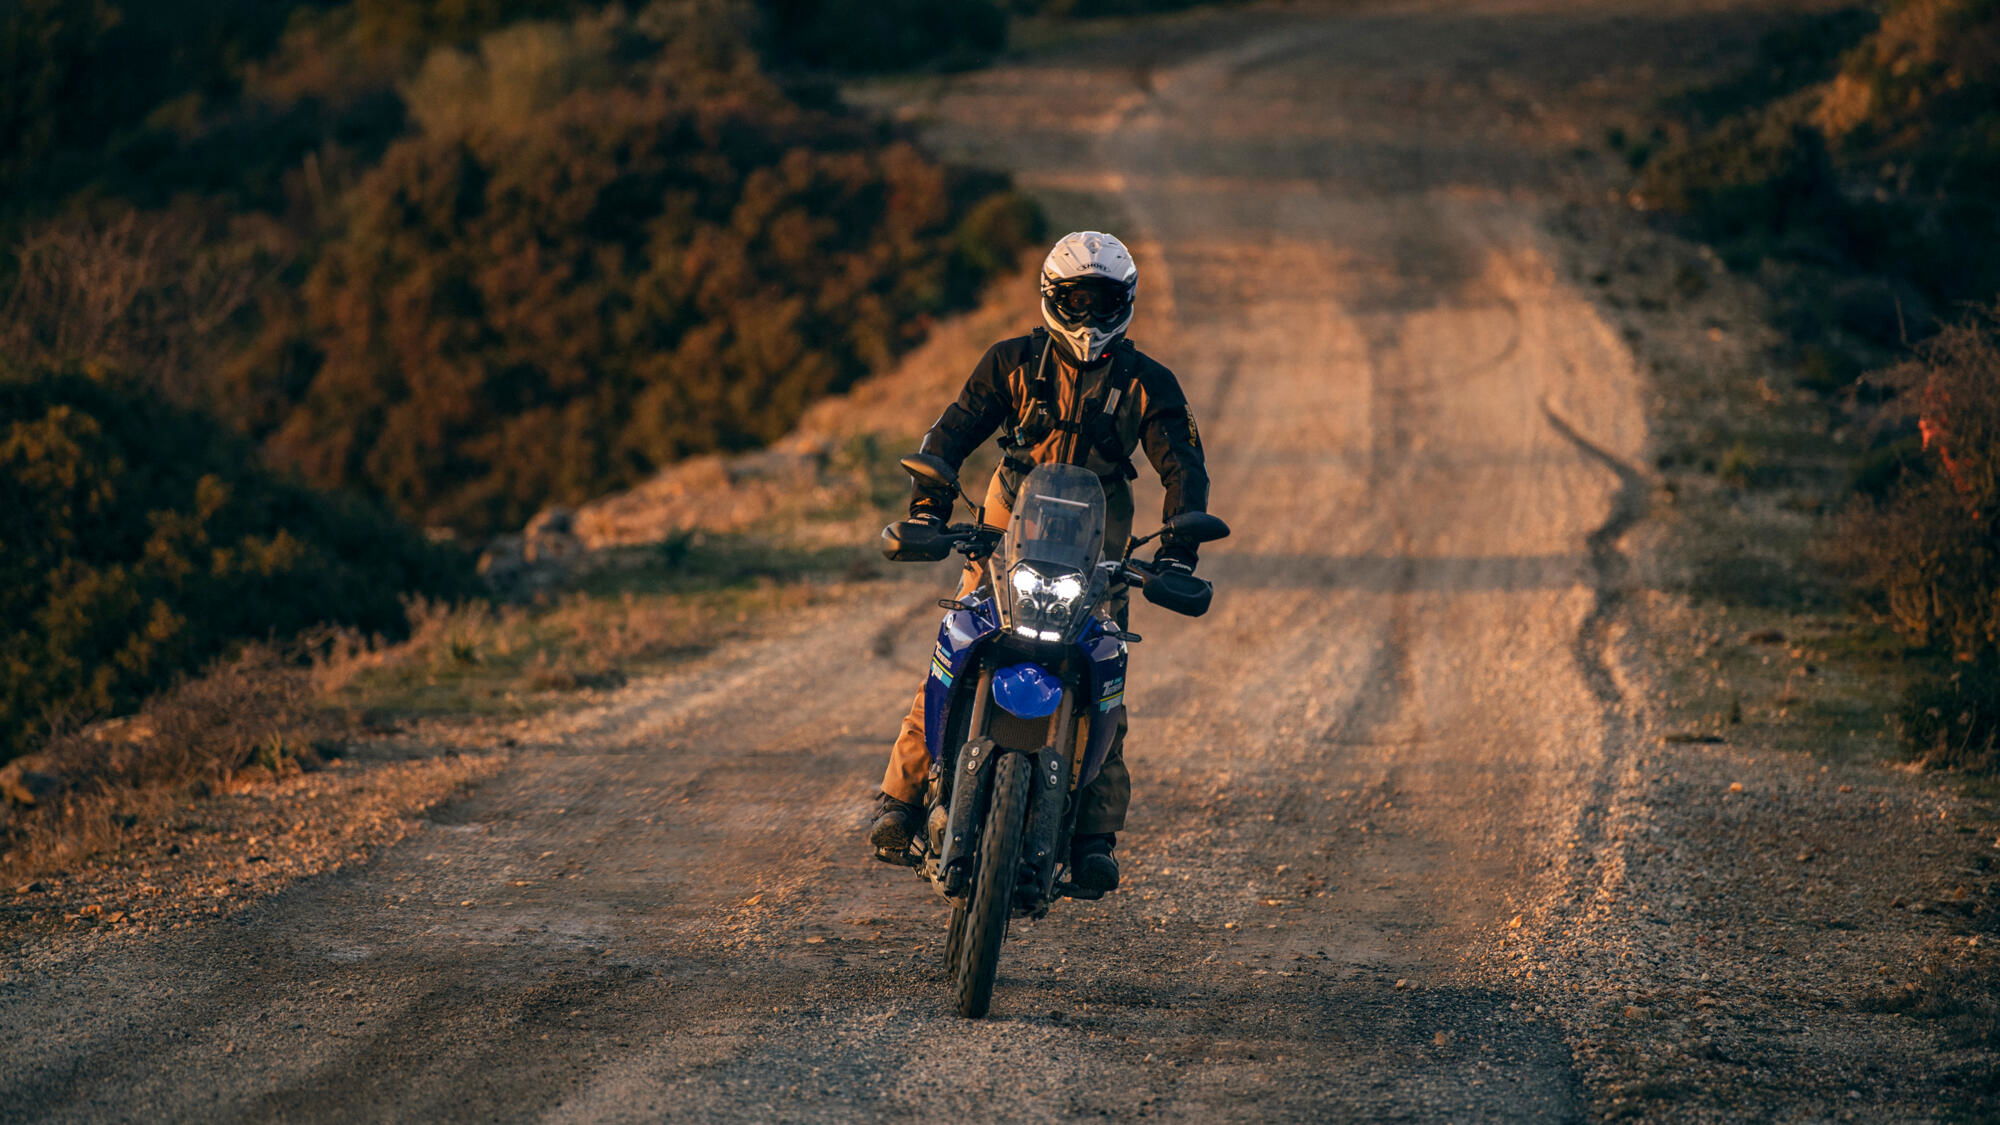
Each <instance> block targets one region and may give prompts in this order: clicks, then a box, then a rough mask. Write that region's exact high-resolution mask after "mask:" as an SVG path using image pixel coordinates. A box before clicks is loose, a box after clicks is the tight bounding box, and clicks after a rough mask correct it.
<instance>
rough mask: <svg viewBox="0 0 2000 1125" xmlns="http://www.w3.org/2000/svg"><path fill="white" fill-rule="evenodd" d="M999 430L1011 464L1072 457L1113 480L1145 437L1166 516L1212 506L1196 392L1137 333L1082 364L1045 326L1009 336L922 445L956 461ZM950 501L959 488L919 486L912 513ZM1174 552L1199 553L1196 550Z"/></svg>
mask: <svg viewBox="0 0 2000 1125" xmlns="http://www.w3.org/2000/svg"><path fill="white" fill-rule="evenodd" d="M995 431H999V433H1000V447H1001V449H1002V450H1003V451H1004V453H1005V456H1006V459H1005V461H1004V462H1003V465H1002V472H1009V471H1011V472H1014V473H1017V474H1024V473H1026V472H1027V471H1028V469H1029V468H1031V467H1032V466H1034V465H1037V464H1042V463H1045V462H1050V461H1063V462H1066V463H1069V464H1073V465H1082V466H1083V467H1085V468H1087V469H1090V470H1092V471H1093V472H1095V473H1097V474H1098V475H1099V476H1100V477H1102V478H1104V480H1105V483H1106V485H1107V487H1114V486H1115V487H1123V486H1124V485H1125V483H1126V482H1127V481H1130V480H1132V479H1133V478H1134V477H1136V476H1137V475H1138V473H1137V472H1136V471H1135V470H1134V469H1133V468H1132V453H1133V451H1134V450H1135V449H1136V448H1138V447H1139V446H1140V445H1142V444H1143V445H1144V446H1145V448H1146V458H1147V459H1148V460H1149V461H1151V462H1152V464H1153V469H1154V471H1156V472H1157V473H1159V474H1160V483H1161V484H1163V485H1165V486H1166V503H1165V504H1164V505H1163V507H1164V511H1163V513H1162V515H1163V517H1164V518H1169V519H1170V518H1172V517H1174V516H1177V515H1179V514H1180V513H1182V512H1199V511H1207V510H1208V468H1207V466H1206V465H1205V464H1203V461H1202V451H1201V432H1200V430H1199V429H1197V428H1196V426H1195V421H1194V414H1193V412H1192V411H1191V410H1189V408H1188V402H1187V396H1186V395H1184V394H1182V393H1181V387H1180V382H1179V380H1177V379H1175V378H1174V373H1173V372H1172V371H1169V370H1168V369H1167V368H1166V367H1165V365H1163V364H1161V363H1159V362H1158V361H1156V360H1154V359H1152V358H1151V357H1150V356H1147V355H1145V354H1144V353H1142V352H1141V351H1139V349H1138V348H1136V347H1134V346H1133V345H1132V343H1131V341H1129V340H1120V341H1118V342H1117V343H1116V344H1114V345H1112V347H1111V350H1110V351H1109V352H1107V353H1106V355H1105V359H1103V360H1100V361H1099V362H1098V363H1096V364H1093V365H1090V366H1088V367H1084V368H1082V369H1078V368H1077V367H1074V366H1072V365H1071V364H1070V363H1069V362H1068V361H1067V360H1065V359H1064V358H1063V351H1062V349H1061V348H1059V347H1051V346H1049V345H1048V332H1047V330H1045V329H1041V328H1037V329H1035V331H1034V332H1032V333H1030V334H1029V335H1026V336H1017V337H1015V338H1013V339H1011V340H1002V341H1000V342H999V343H997V344H995V345H993V346H992V347H991V348H988V349H987V350H986V355H985V356H984V357H982V358H981V359H980V361H979V364H978V366H976V367H974V368H973V369H972V375H971V377H970V378H968V379H966V381H965V389H964V390H962V391H960V392H959V395H958V401H956V402H954V403H952V404H951V405H950V406H948V407H946V408H945V411H944V413H943V414H941V415H939V416H938V420H937V421H936V422H935V423H933V424H932V425H931V428H930V432H929V433H927V434H925V435H924V442H923V447H922V449H923V452H925V453H929V454H932V455H934V456H937V457H941V458H943V459H944V460H945V461H946V462H947V463H949V464H950V465H951V466H952V468H954V469H956V468H958V467H959V466H961V465H963V464H964V463H965V459H966V458H967V457H968V456H970V455H971V454H972V451H973V450H975V449H977V448H979V446H980V445H981V444H982V443H983V442H985V440H986V439H987V438H989V437H991V436H993V434H994V432H995ZM951 507H952V497H951V494H950V493H943V492H936V491H933V490H929V489H925V488H922V487H918V488H916V489H915V490H914V492H913V494H912V496H911V498H910V513H911V514H912V515H934V516H937V517H938V518H940V519H944V518H948V517H949V516H950V514H951ZM1171 553H1173V554H1179V555H1183V556H1184V557H1186V558H1187V560H1188V561H1189V562H1192V561H1193V554H1194V552H1193V551H1192V550H1185V551H1179V550H1177V551H1173V552H1171Z"/></svg>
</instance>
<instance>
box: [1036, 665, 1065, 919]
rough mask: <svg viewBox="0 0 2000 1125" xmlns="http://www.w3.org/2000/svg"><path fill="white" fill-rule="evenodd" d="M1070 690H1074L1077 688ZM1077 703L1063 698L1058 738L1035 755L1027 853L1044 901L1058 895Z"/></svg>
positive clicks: (1057, 731) (1059, 711)
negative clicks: (1071, 745)
mask: <svg viewBox="0 0 2000 1125" xmlns="http://www.w3.org/2000/svg"><path fill="white" fill-rule="evenodd" d="M1068 690H1069V692H1071V693H1073V692H1074V691H1075V690H1076V689H1075V688H1070V689H1068ZM1074 704H1075V700H1074V699H1064V700H1063V707H1062V708H1061V709H1060V710H1058V711H1057V712H1056V715H1057V719H1056V723H1055V728H1056V730H1055V737H1054V738H1053V739H1052V740H1050V742H1049V745H1047V746H1044V747H1042V748H1041V750H1039V751H1037V752H1036V754H1035V795H1034V803H1033V805H1031V806H1030V808H1031V809H1032V810H1033V811H1032V812H1031V813H1030V814H1029V817H1028V847H1027V854H1028V858H1029V860H1030V861H1031V862H1032V863H1033V864H1034V865H1035V867H1034V870H1035V872H1036V874H1037V875H1038V876H1039V878H1038V879H1037V880H1036V881H1037V882H1038V883H1039V884H1040V889H1041V901H1042V902H1045V903H1046V902H1049V901H1051V900H1052V899H1054V898H1055V889H1056V868H1057V867H1058V866H1060V858H1061V857H1060V856H1059V854H1058V852H1059V850H1060V848H1061V845H1062V826H1063V822H1064V821H1065V819H1066V818H1065V817H1064V816H1063V809H1064V806H1065V805H1066V804H1067V803H1068V801H1069V779H1070V761H1069V758H1070V755H1069V741H1070V740H1071V739H1072V738H1073V737H1074V736H1075V731H1076V707H1075V706H1074Z"/></svg>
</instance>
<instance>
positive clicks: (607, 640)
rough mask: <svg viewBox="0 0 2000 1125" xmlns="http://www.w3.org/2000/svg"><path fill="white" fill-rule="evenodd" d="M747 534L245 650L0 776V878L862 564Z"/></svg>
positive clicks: (752, 622) (678, 655)
mask: <svg viewBox="0 0 2000 1125" xmlns="http://www.w3.org/2000/svg"><path fill="white" fill-rule="evenodd" d="M861 550H862V548H860V547H858V546H848V547H845V548H842V549H839V550H829V549H797V548H790V547H786V546H783V545H779V544H773V543H770V542H760V541H752V540H745V539H742V538H740V537H711V538H707V539H702V540H699V541H696V542H692V543H689V542H680V543H677V544H676V545H675V547H674V549H673V550H672V551H664V550H661V549H658V548H653V549H634V550H630V551H627V552H624V553H623V557H621V558H617V559H614V560H612V563H611V565H609V566H607V567H605V568H603V569H599V570H597V571H594V572H592V573H591V574H589V575H588V576H587V577H585V578H582V579H579V580H578V582H577V583H576V585H575V586H574V587H573V588H571V589H568V590H567V591H565V592H562V593H559V594H555V595H550V596H546V597H544V598H543V599H542V600H540V601H538V602H537V603H535V604H530V605H508V604H504V603H496V602H489V601H471V602H464V603H459V604H449V603H445V602H439V601H431V600H425V599H412V600H411V601H409V602H408V603H407V613H408V617H409V624H410V631H409V635H408V638H407V639H406V640H402V641H397V642H387V641H383V640H381V639H379V638H371V637H368V636H364V635H362V634H360V633H358V632H355V631H353V630H348V629H325V630H321V631H319V632H317V633H315V634H313V635H311V636H309V637H307V638H305V639H304V640H302V641H300V642H299V643H298V644H296V645H293V646H291V647H290V648H288V649H283V650H281V649H279V648H276V647H274V646H269V645H253V646H250V647H249V648H247V649H245V650H244V651H242V652H241V653H240V654H239V655H237V656H235V657H234V658H232V659H229V660H226V661H222V662H219V663H217V664H216V665H214V666H212V667H211V668H210V669H209V670H208V671H207V672H205V673H204V674H202V675H200V676H198V677H195V678H192V679H190V680H188V681H186V682H184V683H183V684H181V685H180V686H178V687H176V688H175V689H173V690H171V691H168V692H166V693H163V694H161V695H159V696H157V697H155V698H154V699H153V700H152V701H150V702H149V703H148V704H147V705H146V706H145V707H144V708H143V709H142V710H141V711H140V712H139V713H138V714H136V715H134V716H132V717H130V718H127V719H122V720H116V721H113V722H109V723H101V724H98V725H96V726H94V727H91V728H89V729H87V730H84V731H81V732H77V733H74V734H70V735H68V736H65V737H63V738H60V739H58V740H55V741H54V742H52V743H51V744H49V745H48V746H47V747H45V748H44V749H43V750H41V751H40V752H38V753H35V754H32V755H28V756H26V757H24V758H21V759H18V760H17V761H15V762H14V763H11V764H10V765H9V766H8V767H7V769H6V771H5V772H4V773H0V781H4V784H0V790H5V791H7V793H8V795H6V796H0V882H7V883H13V882H19V881H22V880H25V879H30V878H33V877H35V876H37V875H40V874H42V873H45V872H49V871H53V870H56V869H59V868H61V867H63V866H64V865H67V864H72V863H75V862H77V861H79V860H81V859H83V858H84V857H87V856H90V855H92V854H94V853H97V852H99V851H101V850H103V849H105V848H107V847H109V846H112V845H115V844H116V843H118V842H119V841H120V840H122V839H124V838H126V837H127V836H129V835H130V834H131V833H132V832H133V831H134V830H135V829H139V828H142V827H143V826H144V824H145V823H146V822H149V821H151V820H156V819H157V818H158V817H159V816H160V815H161V814H162V813H163V812H165V811H166V810H169V809H171V808H173V807H175V806H177V805H178V804H180V803H183V802H185V801H186V800H188V799H190V798H194V797H200V796H204V795H208V794H211V793H221V792H231V791H235V790H237V789H240V788H243V787H247V786H253V785H257V784H259V783H262V782H266V781H269V780H271V779H273V778H278V777H285V776H290V775H294V774H297V773H299V772H301V771H310V770H314V769H318V768H320V767H321V766H322V765H323V764H325V762H326V761H328V760H329V759H332V758H336V757H340V756H343V755H345V754H346V753H347V750H348V747H349V746H350V745H351V744H352V743H353V742H354V741H355V740H356V739H359V738H366V737H369V736H371V735H374V734H380V733H387V732H390V731H394V730H397V729H399V728H401V727H403V726H405V725H407V724H408V723H410V722H412V721H417V720H445V721H448V722H452V723H465V722H468V721H469V722H475V723H476V722H477V721H479V720H482V719H494V718H512V717H518V716H522V715H529V714H534V713H538V712H541V711H546V710H549V709H551V708H555V707H559V706H562V705H564V704H565V703H567V702H570V701H572V700H575V699H576V698H577V697H578V696H579V695H580V694H584V695H587V694H588V693H592V692H601V691H606V690H611V689H615V688H618V687H620V686H622V685H624V684H625V683H626V682H627V680H629V679H630V678H632V677H635V676H640V675H646V674H658V673H661V672H664V671H667V670H669V669H671V668H672V667H673V666H674V665H675V664H678V663H681V662H684V661H686V660H689V659H692V658H695V657H697V656H699V655H701V654H703V653H705V652H707V651H709V650H710V649H712V648H714V647H715V646H716V645H718V644H721V643H723V642H726V641H728V640H731V639H734V638H737V637H741V636H744V635H746V634H748V633H750V632H751V631H753V630H754V629H756V628H757V627H758V626H759V625H760V624H761V623H763V622H765V621H769V620H772V619H774V618H776V617H778V616H779V615H782V614H784V613H785V612H787V611H796V610H798V609H801V608H803V607H805V606H807V605H810V604H812V603H813V602H815V601H817V600H820V599H821V598H822V597H824V596H826V593H827V591H828V590H829V589H833V588H836V585H837V583H838V582H840V581H841V580H844V579H848V578H854V577H865V576H866V575H867V574H870V573H874V568H873V567H867V566H859V565H857V555H858V553H859V552H860V551H861Z"/></svg>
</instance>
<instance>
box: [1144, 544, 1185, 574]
mask: <svg viewBox="0 0 2000 1125" xmlns="http://www.w3.org/2000/svg"><path fill="white" fill-rule="evenodd" d="M1194 564H1195V553H1194V548H1192V547H1182V546H1178V545H1169V546H1163V547H1161V548H1160V549H1159V550H1157V551H1155V552H1153V566H1154V567H1155V568H1157V569H1159V570H1178V571H1180V572H1181V573H1182V574H1193V573H1194Z"/></svg>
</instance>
